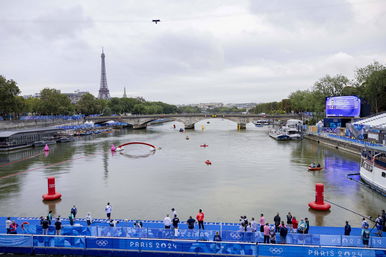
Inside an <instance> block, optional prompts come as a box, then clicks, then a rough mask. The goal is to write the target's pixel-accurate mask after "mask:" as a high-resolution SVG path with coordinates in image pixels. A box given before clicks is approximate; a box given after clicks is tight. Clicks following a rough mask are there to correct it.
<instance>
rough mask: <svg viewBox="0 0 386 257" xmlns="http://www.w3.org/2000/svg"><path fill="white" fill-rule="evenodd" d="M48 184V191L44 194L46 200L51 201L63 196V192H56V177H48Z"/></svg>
mask: <svg viewBox="0 0 386 257" xmlns="http://www.w3.org/2000/svg"><path fill="white" fill-rule="evenodd" d="M47 184H48V193H47V194H44V195H42V197H43V200H44V201H51V200H57V199H60V198H61V197H62V194H61V193H58V192H56V190H55V177H48V178H47Z"/></svg>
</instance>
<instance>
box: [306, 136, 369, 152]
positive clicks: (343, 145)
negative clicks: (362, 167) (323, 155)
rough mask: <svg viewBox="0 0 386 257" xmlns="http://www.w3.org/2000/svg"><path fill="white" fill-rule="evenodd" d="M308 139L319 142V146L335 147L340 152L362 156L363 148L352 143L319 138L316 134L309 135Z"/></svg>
mask: <svg viewBox="0 0 386 257" xmlns="http://www.w3.org/2000/svg"><path fill="white" fill-rule="evenodd" d="M304 137H305V138H306V139H309V140H312V141H315V142H318V144H324V145H327V146H330V147H333V148H335V149H338V150H342V151H346V152H349V153H352V154H355V155H360V154H361V150H362V148H363V146H360V145H356V144H353V143H351V142H345V141H341V140H338V139H335V138H330V137H324V136H318V135H314V134H308V135H305V136H304Z"/></svg>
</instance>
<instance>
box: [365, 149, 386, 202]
mask: <svg viewBox="0 0 386 257" xmlns="http://www.w3.org/2000/svg"><path fill="white" fill-rule="evenodd" d="M360 176H361V179H362V180H363V181H364V182H365V183H366V184H368V185H369V186H370V188H372V189H374V190H375V191H377V192H379V193H381V194H382V195H384V196H386V152H385V151H384V150H379V149H376V148H371V147H367V148H364V149H363V150H362V154H361V168H360Z"/></svg>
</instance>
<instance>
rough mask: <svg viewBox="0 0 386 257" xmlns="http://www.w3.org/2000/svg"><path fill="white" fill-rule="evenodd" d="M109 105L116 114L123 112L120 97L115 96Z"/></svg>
mask: <svg viewBox="0 0 386 257" xmlns="http://www.w3.org/2000/svg"><path fill="white" fill-rule="evenodd" d="M107 105H108V107H109V108H110V110H111V111H112V113H114V114H120V113H123V105H122V102H121V99H120V98H118V97H113V98H111V99H110V100H109V101H108V104H107Z"/></svg>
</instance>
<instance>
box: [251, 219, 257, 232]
mask: <svg viewBox="0 0 386 257" xmlns="http://www.w3.org/2000/svg"><path fill="white" fill-rule="evenodd" d="M251 228H252V232H256V231H257V222H256V221H255V218H252V220H251Z"/></svg>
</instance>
